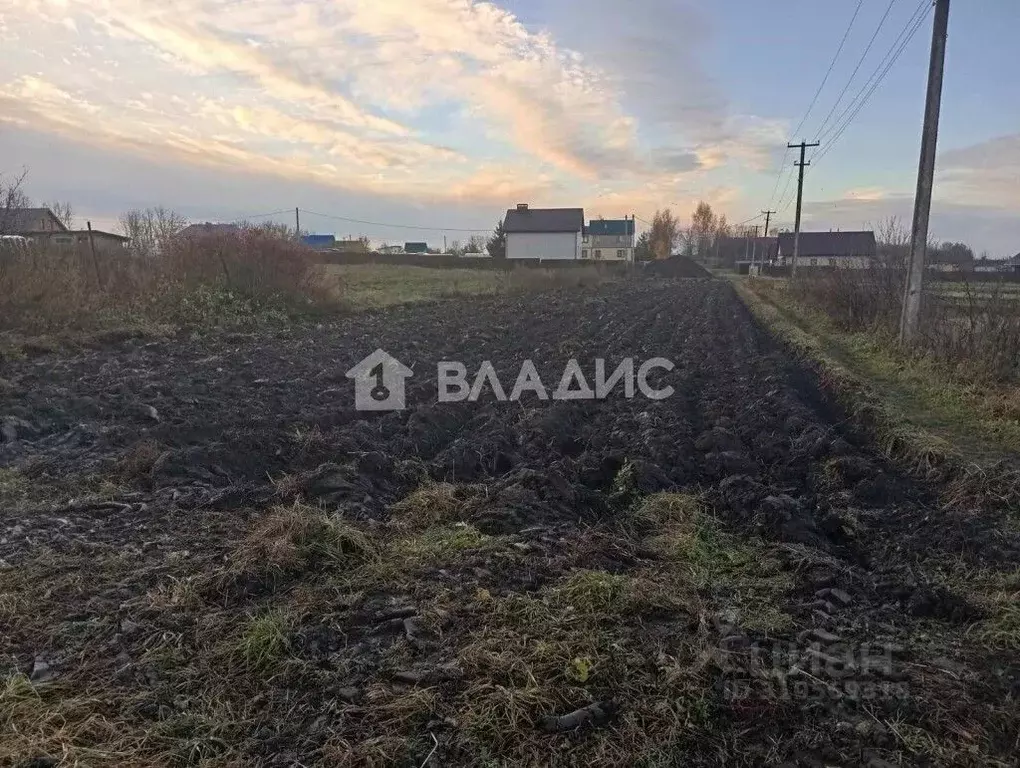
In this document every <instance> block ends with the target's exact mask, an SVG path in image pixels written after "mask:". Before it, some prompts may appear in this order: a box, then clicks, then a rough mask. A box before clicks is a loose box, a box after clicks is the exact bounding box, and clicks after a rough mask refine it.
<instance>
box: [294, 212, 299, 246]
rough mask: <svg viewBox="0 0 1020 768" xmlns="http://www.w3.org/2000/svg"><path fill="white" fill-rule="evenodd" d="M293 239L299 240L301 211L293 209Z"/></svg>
mask: <svg viewBox="0 0 1020 768" xmlns="http://www.w3.org/2000/svg"><path fill="white" fill-rule="evenodd" d="M294 237H295V238H297V239H298V240H300V239H301V209H300V208H295V209H294Z"/></svg>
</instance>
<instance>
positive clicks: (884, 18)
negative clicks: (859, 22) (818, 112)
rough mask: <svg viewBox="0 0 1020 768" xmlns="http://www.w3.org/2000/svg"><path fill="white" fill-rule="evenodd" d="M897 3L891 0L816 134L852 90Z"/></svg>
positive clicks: (817, 133) (823, 128)
mask: <svg viewBox="0 0 1020 768" xmlns="http://www.w3.org/2000/svg"><path fill="white" fill-rule="evenodd" d="M894 5H896V0H889V6H888V7H887V8H886V9H885V14H884V15H883V16H882V20H881V21H880V22H878V27H877V28H876V29H875V34H873V35H872V36H871V40H870V41H869V42H868V47H867V48H865V49H864V53H862V54H861V58H860V61H858V62H857V66H856V67H854V71H853V73H852V74H851V75H850V79H849V80H847V81H846V85H844V86H843V90H842V91H840V94H839V97H838V98H837V99H836V103H835V104H833V105H832V109H831V110H829V114H828V115H826V116H825V119H824V120H823V121H822V124H821V125H820V126H819V127H818V131H817V132H816V133H815V135H816V136H817V135H819V134H820V133H821V132H822V131H824V130H825V126H826V125H828V123H829V120H830V119H832V116H833V114H835V112H836V109H837V108H838V107H839V105H840V103H841V102H842V101H843V97H844V96H846V92H847V91H848V90H850V86H851V85H852V84H853V81H854V78H855V77H857V73H858V72H860V71H861V67H862V66H864V61H865V59H867V58H868V54H869V53H871V49H872V47H873V46H874V45H875V41H876V40H877V39H878V35H879V33H880V32H881V31H882V27H884V26H885V22H886V21H887V20H888V19H889V14H890V13H892V9H893V6H894Z"/></svg>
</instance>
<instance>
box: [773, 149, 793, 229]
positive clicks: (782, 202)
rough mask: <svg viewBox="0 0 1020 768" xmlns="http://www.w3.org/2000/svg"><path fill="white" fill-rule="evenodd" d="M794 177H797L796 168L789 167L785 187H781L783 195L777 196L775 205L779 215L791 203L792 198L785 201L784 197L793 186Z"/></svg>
mask: <svg viewBox="0 0 1020 768" xmlns="http://www.w3.org/2000/svg"><path fill="white" fill-rule="evenodd" d="M786 151H787V152H789V151H790V150H789V149H787V150H786ZM796 175H797V166H796V165H791V166H790V173H789V175H788V176H787V177H786V186H784V187H783V194H781V195H780V196H779V202H778V203H777V204H776V208H777V209H778V210H779V212H780V213H784V212H786V210H787V209H788V208H789V207H790V205H791V204H792V203H793V198H792V197H791V198H790V199H789V200H787V199H786V195H787V193H788V192H789V191H790V188H791V187H792V186H793V179H794V177H795V176H796Z"/></svg>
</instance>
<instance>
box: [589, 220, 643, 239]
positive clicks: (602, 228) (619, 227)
mask: <svg viewBox="0 0 1020 768" xmlns="http://www.w3.org/2000/svg"><path fill="white" fill-rule="evenodd" d="M588 234H589V235H592V236H594V237H601V236H603V235H608V236H611V237H612V236H616V237H625V236H627V235H633V234H634V220H633V219H595V220H594V221H590V222H588Z"/></svg>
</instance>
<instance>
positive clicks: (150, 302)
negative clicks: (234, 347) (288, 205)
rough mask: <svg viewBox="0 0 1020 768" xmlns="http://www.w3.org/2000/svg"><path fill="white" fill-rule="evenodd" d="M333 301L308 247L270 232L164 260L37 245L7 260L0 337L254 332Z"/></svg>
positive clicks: (196, 241)
mask: <svg viewBox="0 0 1020 768" xmlns="http://www.w3.org/2000/svg"><path fill="white" fill-rule="evenodd" d="M336 298H337V296H336V291H335V290H331V287H330V285H329V283H328V281H327V279H326V276H325V274H324V272H323V271H322V270H321V269H319V268H318V267H317V265H316V264H315V262H314V259H313V254H312V252H311V251H310V250H309V249H308V248H306V247H305V246H303V245H301V244H300V243H297V242H295V241H292V240H289V239H286V238H283V237H280V236H279V235H278V234H275V233H273V232H271V231H269V230H267V229H264V228H245V229H242V230H241V231H240V232H239V233H236V234H217V235H210V236H205V237H200V238H176V239H174V240H171V241H170V242H169V243H167V244H166V245H165V246H164V247H163V249H162V251H161V253H160V254H159V255H158V256H143V255H138V254H136V253H134V252H132V251H129V250H124V251H123V252H118V253H109V252H106V253H98V254H97V255H96V256H95V257H93V256H92V253H91V251H90V250H89V249H88V248H87V247H86V248H59V247H47V246H39V245H33V246H31V247H29V248H19V249H5V250H3V251H0V330H2V329H18V330H21V331H25V332H47V331H53V330H63V329H67V328H74V329H82V330H90V329H95V328H99V327H108V326H111V325H116V324H118V323H131V322H136V321H146V320H148V321H171V322H179V323H183V324H189V323H195V324H209V323H212V324H217V323H218V322H220V321H223V322H226V323H228V324H238V323H241V324H250V323H254V322H259V321H260V320H264V319H276V318H278V317H279V316H280V315H281V314H288V313H292V312H294V311H299V310H300V311H304V310H307V309H309V308H314V307H318V306H323V305H327V304H330V303H335V301H336Z"/></svg>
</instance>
